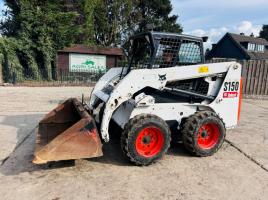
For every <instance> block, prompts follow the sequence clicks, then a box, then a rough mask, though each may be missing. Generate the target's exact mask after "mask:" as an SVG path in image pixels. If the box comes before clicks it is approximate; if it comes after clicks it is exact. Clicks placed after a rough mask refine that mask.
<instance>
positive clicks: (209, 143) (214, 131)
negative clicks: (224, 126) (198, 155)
mask: <svg viewBox="0 0 268 200" xmlns="http://www.w3.org/2000/svg"><path fill="white" fill-rule="evenodd" d="M219 138H220V129H219V127H218V126H217V125H216V124H214V123H207V124H204V125H203V126H201V127H200V129H199V130H198V138H197V144H198V146H199V147H200V148H202V149H211V148H213V147H214V146H215V145H216V144H217V143H218V141H219Z"/></svg>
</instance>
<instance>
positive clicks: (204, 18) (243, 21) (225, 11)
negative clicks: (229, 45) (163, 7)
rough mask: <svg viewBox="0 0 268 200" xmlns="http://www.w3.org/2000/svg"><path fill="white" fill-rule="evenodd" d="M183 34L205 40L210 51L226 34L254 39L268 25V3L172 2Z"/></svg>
mask: <svg viewBox="0 0 268 200" xmlns="http://www.w3.org/2000/svg"><path fill="white" fill-rule="evenodd" d="M171 3H172V6H173V11H172V14H175V15H179V18H178V23H180V24H181V25H182V26H183V30H184V33H185V34H190V35H195V36H208V37H209V40H208V42H207V43H206V44H205V47H206V48H210V47H211V44H212V43H216V42H218V40H219V39H221V38H222V36H223V35H224V34H225V33H226V32H231V33H241V32H243V33H245V34H246V35H250V34H251V33H253V34H254V35H255V36H258V35H259V31H260V30H261V27H262V25H263V24H268V0H171Z"/></svg>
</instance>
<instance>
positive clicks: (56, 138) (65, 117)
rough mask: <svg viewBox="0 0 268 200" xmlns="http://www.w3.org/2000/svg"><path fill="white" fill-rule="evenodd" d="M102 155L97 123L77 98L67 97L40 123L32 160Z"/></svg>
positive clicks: (44, 161)
mask: <svg viewBox="0 0 268 200" xmlns="http://www.w3.org/2000/svg"><path fill="white" fill-rule="evenodd" d="M102 155H103V153H102V143H101V140H100V138H99V134H98V131H97V127H96V125H95V122H94V120H93V118H92V117H91V116H90V115H89V114H88V112H87V111H86V110H85V108H84V107H83V105H82V103H80V102H79V101H78V100H77V99H68V100H67V101H65V102H64V103H63V104H60V105H59V106H58V107H56V108H55V109H54V110H52V111H51V112H49V113H48V114H47V115H46V116H45V117H44V118H43V119H42V120H41V121H40V122H39V126H38V129H37V134H36V147H35V152H34V159H33V163H35V164H44V163H47V162H49V161H59V160H71V159H79V158H92V157H99V156H102Z"/></svg>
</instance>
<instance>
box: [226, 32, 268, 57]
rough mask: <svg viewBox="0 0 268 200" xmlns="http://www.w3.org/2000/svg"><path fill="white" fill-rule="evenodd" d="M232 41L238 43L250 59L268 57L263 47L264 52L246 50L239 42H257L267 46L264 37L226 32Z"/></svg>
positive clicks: (267, 52) (267, 42) (267, 43)
mask: <svg viewBox="0 0 268 200" xmlns="http://www.w3.org/2000/svg"><path fill="white" fill-rule="evenodd" d="M227 35H229V36H230V37H231V38H232V39H233V41H234V42H235V43H236V44H237V45H238V47H239V48H240V49H241V50H242V51H243V52H244V53H245V54H246V55H248V56H249V58H250V59H254V60H262V59H268V51H267V50H266V49H264V52H256V51H248V50H247V49H246V48H245V47H244V46H243V45H241V43H253V44H259V45H264V46H268V41H267V40H265V39H264V38H257V37H254V36H246V35H240V34H235V33H227Z"/></svg>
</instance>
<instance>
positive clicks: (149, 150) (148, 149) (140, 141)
mask: <svg viewBox="0 0 268 200" xmlns="http://www.w3.org/2000/svg"><path fill="white" fill-rule="evenodd" d="M163 145H164V135H163V133H162V131H161V130H160V129H159V128H157V127H152V126H151V127H146V128H144V129H142V130H141V131H140V132H139V134H138V137H137V139H136V150H137V152H138V154H140V155H141V156H144V157H153V156H155V155H156V154H158V153H159V152H160V151H161V149H162V148H163Z"/></svg>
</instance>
